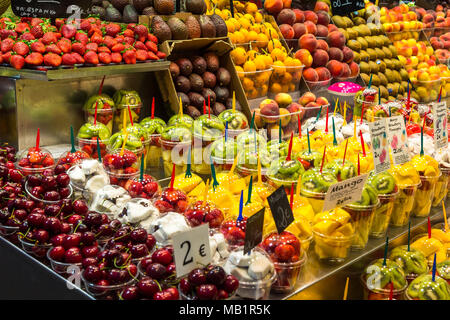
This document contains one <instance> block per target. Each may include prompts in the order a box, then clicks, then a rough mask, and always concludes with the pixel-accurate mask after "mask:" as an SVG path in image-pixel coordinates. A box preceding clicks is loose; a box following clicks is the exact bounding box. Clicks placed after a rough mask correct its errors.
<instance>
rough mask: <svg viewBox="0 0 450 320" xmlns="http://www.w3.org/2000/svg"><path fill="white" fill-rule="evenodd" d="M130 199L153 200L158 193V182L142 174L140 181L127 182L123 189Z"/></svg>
mask: <svg viewBox="0 0 450 320" xmlns="http://www.w3.org/2000/svg"><path fill="white" fill-rule="evenodd" d="M124 188H125V189H126V190H127V191H128V193H129V194H130V196H131V197H132V198H145V199H151V198H153V197H154V196H155V195H156V194H157V193H158V192H159V191H160V187H159V184H158V182H157V181H156V180H155V178H153V177H152V176H151V175H148V174H144V175H143V179H142V181H141V180H139V179H136V180H132V179H130V180H128V181H127V182H126V184H125V187H124Z"/></svg>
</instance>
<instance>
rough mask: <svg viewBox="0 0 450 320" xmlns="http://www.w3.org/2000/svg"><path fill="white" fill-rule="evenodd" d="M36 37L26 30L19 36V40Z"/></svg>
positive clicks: (28, 39) (29, 39)
mask: <svg viewBox="0 0 450 320" xmlns="http://www.w3.org/2000/svg"><path fill="white" fill-rule="evenodd" d="M34 39H36V38H35V37H34V36H33V34H32V33H31V32H26V33H24V34H22V35H21V36H20V40H24V41H31V40H34Z"/></svg>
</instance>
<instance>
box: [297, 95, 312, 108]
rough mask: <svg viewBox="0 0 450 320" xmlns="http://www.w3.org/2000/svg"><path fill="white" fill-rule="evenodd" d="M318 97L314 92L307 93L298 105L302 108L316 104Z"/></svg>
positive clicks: (299, 100)
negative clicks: (311, 103) (312, 103)
mask: <svg viewBox="0 0 450 320" xmlns="http://www.w3.org/2000/svg"><path fill="white" fill-rule="evenodd" d="M315 101H316V96H315V95H314V93H312V92H305V93H304V94H303V95H302V96H301V97H300V98H299V99H298V103H299V104H300V105H302V106H306V105H307V104H308V103H310V102H315Z"/></svg>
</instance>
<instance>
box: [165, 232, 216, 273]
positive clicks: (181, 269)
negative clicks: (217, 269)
mask: <svg viewBox="0 0 450 320" xmlns="http://www.w3.org/2000/svg"><path fill="white" fill-rule="evenodd" d="M172 240H173V254H174V258H175V268H176V271H177V277H182V276H184V275H186V274H188V273H189V272H191V271H192V270H194V269H195V268H199V267H202V266H206V265H208V264H209V263H210V262H211V249H210V248H209V227H208V224H203V225H201V226H198V227H195V228H192V229H191V230H188V231H185V232H180V233H177V234H175V235H174V236H173V238H172Z"/></svg>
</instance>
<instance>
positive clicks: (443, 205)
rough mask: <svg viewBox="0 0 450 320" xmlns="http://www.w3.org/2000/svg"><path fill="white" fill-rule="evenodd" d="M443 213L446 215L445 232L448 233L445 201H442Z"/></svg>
mask: <svg viewBox="0 0 450 320" xmlns="http://www.w3.org/2000/svg"><path fill="white" fill-rule="evenodd" d="M442 212H443V213H444V223H445V227H444V228H445V232H448V231H449V230H448V221H447V212H445V204H444V201H442Z"/></svg>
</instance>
